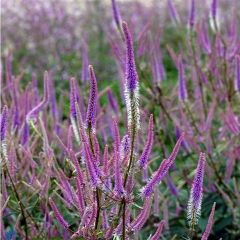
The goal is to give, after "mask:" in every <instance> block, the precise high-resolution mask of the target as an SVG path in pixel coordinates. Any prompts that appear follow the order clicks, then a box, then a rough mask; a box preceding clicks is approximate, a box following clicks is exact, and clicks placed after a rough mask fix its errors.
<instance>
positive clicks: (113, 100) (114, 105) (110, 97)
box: [107, 89, 119, 114]
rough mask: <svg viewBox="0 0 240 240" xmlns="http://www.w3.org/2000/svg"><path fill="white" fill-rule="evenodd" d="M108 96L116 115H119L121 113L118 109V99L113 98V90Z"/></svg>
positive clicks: (109, 91) (108, 92)
mask: <svg viewBox="0 0 240 240" xmlns="http://www.w3.org/2000/svg"><path fill="white" fill-rule="evenodd" d="M107 96H108V102H109V104H110V106H111V108H112V110H113V111H114V113H115V114H117V113H118V112H119V109H118V104H117V101H116V99H115V98H114V96H113V93H112V90H111V89H109V90H108V91H107Z"/></svg>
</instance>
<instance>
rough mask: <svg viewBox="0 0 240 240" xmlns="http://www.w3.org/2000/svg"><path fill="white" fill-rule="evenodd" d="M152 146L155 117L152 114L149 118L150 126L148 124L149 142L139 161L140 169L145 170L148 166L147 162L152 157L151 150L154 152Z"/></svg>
mask: <svg viewBox="0 0 240 240" xmlns="http://www.w3.org/2000/svg"><path fill="white" fill-rule="evenodd" d="M152 145H153V115H152V114H151V116H150V118H149V124H148V136H147V142H146V144H145V146H144V150H143V152H142V155H141V157H140V159H139V166H140V168H145V167H146V166H147V162H148V159H149V157H150V154H151V150H152Z"/></svg>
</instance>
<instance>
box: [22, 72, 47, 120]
mask: <svg viewBox="0 0 240 240" xmlns="http://www.w3.org/2000/svg"><path fill="white" fill-rule="evenodd" d="M48 102H49V79H48V72H47V71H45V72H44V96H43V100H42V101H41V102H40V103H39V104H38V105H37V106H36V107H34V108H33V109H32V110H31V111H30V112H29V113H28V114H27V116H26V120H27V122H28V123H29V122H30V121H31V120H35V119H36V117H37V115H38V114H39V112H41V111H42V110H43V109H44V108H45V107H46V106H47V104H48Z"/></svg>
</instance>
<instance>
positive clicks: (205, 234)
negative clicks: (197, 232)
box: [201, 202, 216, 240]
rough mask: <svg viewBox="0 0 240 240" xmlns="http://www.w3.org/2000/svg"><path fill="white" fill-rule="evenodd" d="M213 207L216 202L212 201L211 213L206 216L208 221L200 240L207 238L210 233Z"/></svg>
mask: <svg viewBox="0 0 240 240" xmlns="http://www.w3.org/2000/svg"><path fill="white" fill-rule="evenodd" d="M215 207H216V202H214V203H213V206H212V210H211V213H210V215H209V218H208V223H207V226H206V229H205V231H204V233H203V235H202V238H201V240H208V237H209V235H210V233H211V230H212V226H213V222H214V213H215Z"/></svg>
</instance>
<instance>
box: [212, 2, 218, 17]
mask: <svg viewBox="0 0 240 240" xmlns="http://www.w3.org/2000/svg"><path fill="white" fill-rule="evenodd" d="M217 5H218V0H212V3H211V14H212V18H213V19H216V15H217Z"/></svg>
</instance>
